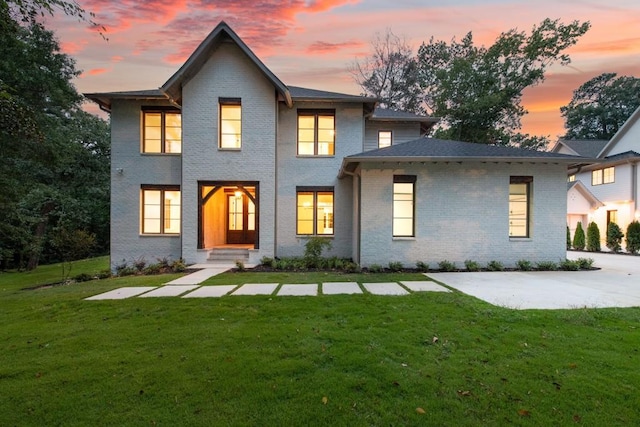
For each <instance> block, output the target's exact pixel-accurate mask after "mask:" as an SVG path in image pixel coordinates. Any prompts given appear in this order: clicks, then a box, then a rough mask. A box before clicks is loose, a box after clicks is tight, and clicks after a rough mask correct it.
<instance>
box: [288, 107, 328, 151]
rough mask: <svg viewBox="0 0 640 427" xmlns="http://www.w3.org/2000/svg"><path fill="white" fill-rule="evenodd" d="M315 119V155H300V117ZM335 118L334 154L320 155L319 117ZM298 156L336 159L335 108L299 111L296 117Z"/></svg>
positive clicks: (301, 109)
mask: <svg viewBox="0 0 640 427" xmlns="http://www.w3.org/2000/svg"><path fill="white" fill-rule="evenodd" d="M301 116H304V117H313V118H314V119H313V154H300V117H301ZM319 116H332V117H333V142H332V143H331V144H332V146H331V148H332V150H331V151H333V154H318V117H319ZM296 155H297V156H299V157H335V155H336V110H335V109H334V108H324V109H303V108H300V109H298V111H297V116H296Z"/></svg>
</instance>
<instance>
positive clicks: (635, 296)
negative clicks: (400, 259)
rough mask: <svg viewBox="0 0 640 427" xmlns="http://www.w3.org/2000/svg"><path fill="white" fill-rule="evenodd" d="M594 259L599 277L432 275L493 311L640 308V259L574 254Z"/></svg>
mask: <svg viewBox="0 0 640 427" xmlns="http://www.w3.org/2000/svg"><path fill="white" fill-rule="evenodd" d="M567 258H569V259H577V258H591V259H593V260H594V264H593V265H594V267H599V268H600V270H593V271H529V272H522V271H513V272H477V273H467V272H462V273H428V274H427V276H428V277H429V278H431V279H433V280H435V281H437V282H440V283H443V284H445V285H447V286H450V287H452V288H455V289H457V290H459V291H460V292H463V293H465V294H468V295H472V296H474V297H476V298H479V299H482V300H484V301H487V302H489V303H491V304H493V305H497V306H502V307H508V308H514V309H567V308H582V307H588V308H596V307H637V306H640V257H637V256H630V255H615V254H610V253H590V252H573V251H570V252H568V253H567Z"/></svg>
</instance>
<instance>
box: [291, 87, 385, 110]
mask: <svg viewBox="0 0 640 427" xmlns="http://www.w3.org/2000/svg"><path fill="white" fill-rule="evenodd" d="M288 87H289V92H290V93H291V99H292V100H293V101H319V102H358V103H360V102H361V103H363V104H364V112H365V114H371V112H372V111H373V109H374V108H375V106H376V103H377V102H378V99H377V98H372V97H368V96H360V95H350V94H347V93H339V92H329V91H326V90H318V89H309V88H306V87H299V86H288Z"/></svg>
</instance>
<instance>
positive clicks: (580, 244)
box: [573, 222, 584, 251]
mask: <svg viewBox="0 0 640 427" xmlns="http://www.w3.org/2000/svg"><path fill="white" fill-rule="evenodd" d="M573 249H575V250H577V251H583V250H584V230H583V229H582V222H578V225H577V226H576V232H575V233H574V235H573Z"/></svg>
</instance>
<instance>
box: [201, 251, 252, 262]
mask: <svg viewBox="0 0 640 427" xmlns="http://www.w3.org/2000/svg"><path fill="white" fill-rule="evenodd" d="M236 261H241V262H242V263H244V264H247V263H248V262H249V249H245V248H214V249H212V250H211V251H210V252H209V257H208V258H207V263H215V264H232V265H233V264H235V263H236Z"/></svg>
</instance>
